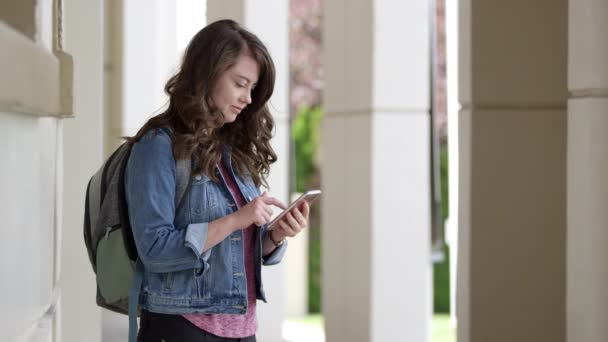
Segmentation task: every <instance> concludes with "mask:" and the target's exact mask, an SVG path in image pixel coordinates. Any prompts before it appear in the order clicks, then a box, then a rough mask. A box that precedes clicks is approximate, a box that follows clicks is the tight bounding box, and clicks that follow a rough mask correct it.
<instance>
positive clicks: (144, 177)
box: [125, 20, 309, 342]
mask: <svg viewBox="0 0 608 342" xmlns="http://www.w3.org/2000/svg"><path fill="white" fill-rule="evenodd" d="M274 81H275V71H274V65H273V61H272V59H271V57H270V55H269V53H268V51H267V49H266V48H265V47H264V45H263V44H262V42H261V41H260V40H259V39H258V38H257V37H256V36H255V35H254V34H252V33H251V32H249V31H247V30H245V29H244V28H242V27H241V26H239V25H238V24H237V23H236V22H234V21H231V20H222V21H217V22H214V23H212V24H210V25H208V26H206V27H205V28H203V29H202V30H201V31H199V32H198V33H197V34H196V35H195V36H194V37H193V38H192V41H191V42H190V44H189V45H188V48H187V49H186V53H185V55H184V58H183V62H182V65H181V68H180V70H179V71H178V72H177V74H176V75H174V76H173V77H171V78H170V79H169V81H168V82H167V84H166V86H165V91H166V92H167V94H168V95H169V98H170V100H169V106H168V108H167V110H166V111H165V112H163V113H162V114H159V115H158V116H155V117H153V118H151V119H150V120H149V121H148V122H147V123H146V124H145V125H144V126H143V127H142V128H141V129H140V131H139V132H138V133H137V135H135V136H134V137H132V138H131V139H130V141H131V142H132V143H133V148H132V152H131V156H130V158H129V161H128V164H127V169H126V173H125V191H126V198H127V202H128V209H129V216H130V220H131V226H132V230H133V237H134V240H135V244H136V246H137V250H138V253H139V261H138V264H140V266H138V269H140V270H141V272H140V273H141V274H142V284H141V287H140V288H139V289H140V290H141V293H140V294H139V295H138V296H136V297H137V298H138V299H139V303H138V304H139V307H140V308H141V310H142V311H141V318H140V325H141V327H140V330H139V334H138V340H139V341H143V342H153V341H255V333H256V329H257V322H256V299H261V300H263V301H266V296H265V293H264V286H263V283H262V279H261V265H273V264H276V263H278V262H280V261H281V258H282V257H283V254H284V253H285V249H286V246H287V243H286V242H285V238H286V237H293V236H296V235H297V234H298V233H299V232H300V231H301V230H302V229H305V228H306V227H307V226H308V214H309V208H308V205H307V204H304V205H303V206H301V207H300V208H296V209H295V210H292V211H291V212H290V213H289V214H287V215H286V217H285V218H284V219H282V220H281V221H280V222H279V223H278V224H277V226H276V228H275V229H273V230H267V229H266V228H267V227H266V223H267V222H269V220H270V218H271V215H272V209H271V207H272V206H276V207H279V208H283V209H284V208H285V205H284V204H283V203H281V202H280V201H279V200H277V199H275V198H273V197H271V196H269V195H267V194H266V192H264V193H263V194H261V193H260V190H259V187H260V186H265V187H267V183H266V177H267V176H268V173H269V169H270V165H271V164H272V163H273V162H275V161H276V160H277V157H276V155H275V153H274V151H273V149H272V147H271V145H270V138H271V136H272V130H273V128H274V121H273V119H272V116H271V114H270V112H269V110H268V108H267V104H266V103H267V101H268V100H269V98H270V96H271V95H272V92H273V88H274ZM183 159H187V160H191V161H192V170H193V172H192V178H191V183H190V185H189V188H188V189H187V190H186V193H185V196H184V198H183V200H182V201H180V202H179V203H177V204H176V203H175V202H176V201H175V194H176V175H177V170H176V161H177V160H183ZM132 336H133V335H132Z"/></svg>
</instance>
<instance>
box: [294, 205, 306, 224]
mask: <svg viewBox="0 0 608 342" xmlns="http://www.w3.org/2000/svg"><path fill="white" fill-rule="evenodd" d="M293 216H294V217H295V218H296V221H298V224H299V225H300V227H302V228H305V227H307V226H308V222H307V220H306V218H305V217H304V215H302V213H301V212H300V210H299V209H297V208H296V209H295V210H294V211H293Z"/></svg>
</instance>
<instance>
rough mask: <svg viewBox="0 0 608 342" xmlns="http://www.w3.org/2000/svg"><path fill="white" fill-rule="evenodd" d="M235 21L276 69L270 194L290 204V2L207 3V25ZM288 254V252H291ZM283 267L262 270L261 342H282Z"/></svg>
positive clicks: (215, 0)
mask: <svg viewBox="0 0 608 342" xmlns="http://www.w3.org/2000/svg"><path fill="white" fill-rule="evenodd" d="M225 18H229V19H233V20H236V21H237V22H239V23H240V24H241V25H243V26H244V27H246V28H247V29H249V30H251V31H252V32H253V33H255V34H256V35H257V36H258V37H259V38H260V39H261V40H262V42H263V43H264V44H265V45H266V47H267V48H268V50H269V51H270V54H271V55H272V59H273V60H274V63H275V67H276V82H275V87H274V94H273V96H272V98H271V99H270V109H271V110H272V115H273V118H274V121H275V126H276V128H275V136H274V138H273V139H272V147H273V148H274V150H275V152H276V153H277V156H278V159H279V160H278V162H276V163H275V164H273V165H272V171H271V173H270V178H269V180H268V183H269V186H270V190H269V193H270V194H271V195H272V196H274V197H276V198H278V199H280V200H282V201H283V202H288V200H289V196H288V192H289V173H288V167H289V145H288V138H289V105H288V96H287V94H288V91H289V82H288V77H289V60H288V58H287V56H288V55H287V52H288V42H289V40H288V25H287V23H288V21H287V20H288V2H287V1H283V0H265V1H254V0H238V1H225V0H208V1H207V23H211V22H213V21H216V20H219V19H225ZM288 253H289V252H288ZM284 266H285V265H284V264H279V265H276V266H271V267H264V268H263V277H264V287H265V289H266V295H267V297H268V304H263V303H261V304H260V305H259V306H258V322H259V330H258V334H257V338H258V340H259V341H268V342H278V341H282V340H283V338H282V337H281V330H282V323H283V319H284V318H285V295H286V293H285V269H284Z"/></svg>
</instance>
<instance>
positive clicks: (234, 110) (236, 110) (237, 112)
mask: <svg viewBox="0 0 608 342" xmlns="http://www.w3.org/2000/svg"><path fill="white" fill-rule="evenodd" d="M242 110H243V108H241V107H237V106H232V111H233V112H234V114H239V113H240V112H241V111H242Z"/></svg>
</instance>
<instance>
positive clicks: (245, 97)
mask: <svg viewBox="0 0 608 342" xmlns="http://www.w3.org/2000/svg"><path fill="white" fill-rule="evenodd" d="M241 102H243V103H246V104H250V103H251V93H249V92H247V93H246V94H244V95H243V96H241Z"/></svg>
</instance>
